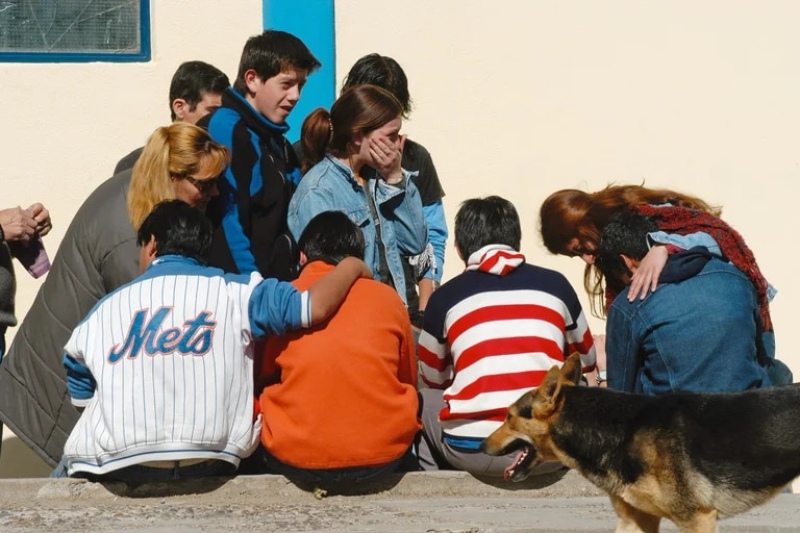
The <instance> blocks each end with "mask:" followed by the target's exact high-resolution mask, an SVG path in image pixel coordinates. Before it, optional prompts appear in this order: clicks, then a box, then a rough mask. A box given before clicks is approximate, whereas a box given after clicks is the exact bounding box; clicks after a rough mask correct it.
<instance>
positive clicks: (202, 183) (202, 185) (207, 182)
mask: <svg viewBox="0 0 800 533" xmlns="http://www.w3.org/2000/svg"><path fill="white" fill-rule="evenodd" d="M178 177H179V178H183V179H185V180H186V181H188V182H189V183H191V184H192V185H194V186H195V187H197V190H198V191H200V194H209V193H210V192H211V190H212V189H213V188H214V187H215V186H217V185H219V178H220V177H219V176H217V177H215V178H206V179H204V180H199V179H197V178H193V177H191V176H178Z"/></svg>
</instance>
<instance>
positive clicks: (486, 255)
mask: <svg viewBox="0 0 800 533" xmlns="http://www.w3.org/2000/svg"><path fill="white" fill-rule="evenodd" d="M524 262H525V256H524V255H522V254H521V253H519V252H518V251H516V250H514V249H513V248H512V247H510V246H506V245H504V244H490V245H488V246H484V247H483V248H481V249H480V250H478V251H477V252H474V253H473V254H472V255H470V256H469V259H468V260H467V270H480V271H481V272H488V273H489V274H495V275H496V276H505V275H506V274H508V273H509V272H511V271H512V270H514V269H516V268H517V267H518V266H520V265H521V264H522V263H524Z"/></svg>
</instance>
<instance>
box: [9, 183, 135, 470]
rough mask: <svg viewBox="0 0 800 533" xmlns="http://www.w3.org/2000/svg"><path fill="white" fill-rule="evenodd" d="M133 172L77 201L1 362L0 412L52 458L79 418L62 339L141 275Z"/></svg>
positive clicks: (25, 439)
mask: <svg viewBox="0 0 800 533" xmlns="http://www.w3.org/2000/svg"><path fill="white" fill-rule="evenodd" d="M130 178H131V171H130V170H128V171H125V172H122V173H120V174H117V175H116V176H114V177H112V178H110V179H108V180H106V181H105V182H104V183H103V184H102V185H100V186H99V187H98V188H97V189H95V191H94V192H93V193H92V194H91V195H90V196H89V198H88V199H87V200H86V201H85V202H84V203H83V205H82V206H81V207H80V209H79V210H78V212H77V214H76V215H75V218H74V219H73V220H72V223H71V224H70V226H69V228H68V229H67V233H66V234H65V235H64V239H63V240H62V241H61V245H60V246H59V248H58V252H57V253H56V256H55V258H54V259H53V261H52V267H51V269H50V273H49V274H48V275H47V278H46V279H45V281H44V283H43V284H42V286H41V287H40V288H39V293H38V294H37V295H36V299H35V300H34V302H33V305H32V306H31V308H30V310H29V311H28V314H27V315H26V316H25V319H24V320H23V321H22V326H20V328H19V330H18V331H17V334H16V336H15V337H14V342H13V343H12V344H11V347H10V348H9V350H8V353H7V354H6V357H5V359H4V360H3V364H2V365H0V419H2V422H3V423H5V424H6V425H7V426H8V427H10V428H11V430H12V431H13V432H14V433H15V434H16V435H17V436H18V437H19V438H20V439H21V440H22V441H23V442H25V444H27V445H28V446H30V447H31V448H33V450H34V451H35V452H37V453H38V454H39V455H40V456H41V457H42V458H43V459H44V460H45V461H47V462H48V463H49V464H51V465H55V464H56V463H57V462H58V461H59V460H60V459H61V456H62V454H63V452H64V443H65V442H66V440H67V437H68V436H69V433H70V431H71V430H72V427H73V426H74V425H75V423H76V422H77V420H78V412H77V411H76V409H75V408H74V407H73V406H72V404H71V403H70V400H69V394H68V393H67V387H66V373H65V371H64V368H63V366H62V363H61V362H62V357H63V355H64V345H65V344H66V343H67V340H69V337H70V335H71V334H72V330H73V329H74V328H75V326H77V325H78V323H79V322H80V321H81V320H83V318H84V317H85V316H86V315H87V314H88V313H89V311H90V310H91V309H92V308H93V307H94V305H95V304H96V303H97V302H98V300H100V298H102V297H103V296H105V295H106V294H107V293H109V292H110V291H112V290H114V289H116V288H117V287H119V286H120V285H123V284H125V283H128V282H129V281H131V280H132V279H133V278H135V277H136V276H137V275H138V274H139V267H138V261H139V253H138V250H137V248H136V234H135V232H134V230H133V227H132V226H131V224H130V222H129V221H128V210H127V205H126V198H127V192H128V185H129V184H130Z"/></svg>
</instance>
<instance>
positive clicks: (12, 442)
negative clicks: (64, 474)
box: [0, 428, 53, 479]
mask: <svg viewBox="0 0 800 533" xmlns="http://www.w3.org/2000/svg"><path fill="white" fill-rule="evenodd" d="M3 434H4V438H3V449H2V452H0V479H8V478H31V477H48V476H49V475H50V472H52V471H53V469H52V468H50V467H49V466H48V465H47V463H45V462H44V461H42V459H40V458H39V456H38V455H36V454H35V453H34V452H33V450H31V449H30V448H28V447H27V446H26V445H25V444H23V443H22V441H20V440H19V439H18V438H17V437H16V435H14V434H12V433H11V432H10V431H9V430H8V428H5V429H4V431H3ZM6 434H8V435H7V436H5V435H6Z"/></svg>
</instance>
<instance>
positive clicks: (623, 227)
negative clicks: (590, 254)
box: [595, 211, 658, 294]
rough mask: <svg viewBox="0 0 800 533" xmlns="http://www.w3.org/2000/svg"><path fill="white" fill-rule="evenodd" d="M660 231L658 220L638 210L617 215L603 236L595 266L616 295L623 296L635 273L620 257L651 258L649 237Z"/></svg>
mask: <svg viewBox="0 0 800 533" xmlns="http://www.w3.org/2000/svg"><path fill="white" fill-rule="evenodd" d="M653 231H658V225H657V224H656V223H655V221H654V220H653V219H651V218H649V217H646V216H644V215H640V214H639V213H636V212H634V211H623V212H621V213H617V214H616V215H614V216H613V217H612V218H611V220H610V221H609V222H608V224H606V225H605V227H604V228H603V231H602V233H601V234H600V244H599V245H598V247H597V258H596V260H595V265H596V266H597V268H598V269H599V270H600V272H601V273H602V274H603V276H604V277H605V280H606V287H607V288H608V289H609V291H611V293H612V294H619V293H620V292H622V290H623V289H624V288H625V286H626V285H627V283H628V279H629V278H630V276H631V271H630V270H629V269H628V267H627V265H626V264H625V262H624V261H623V260H622V258H621V257H620V254H624V255H627V256H628V257H630V258H631V259H636V260H642V259H644V256H645V255H647V252H648V251H649V248H648V246H647V234H648V233H651V232H653Z"/></svg>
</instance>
